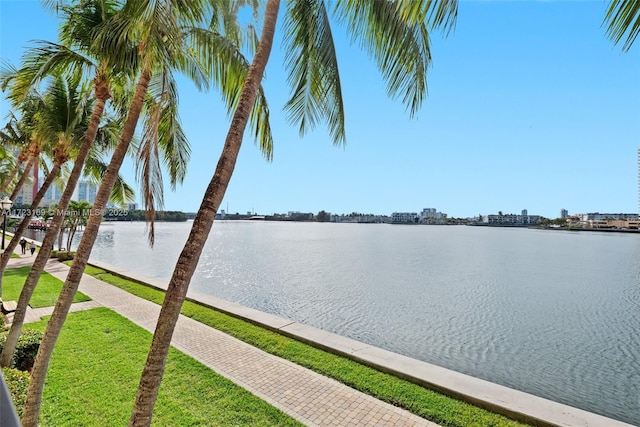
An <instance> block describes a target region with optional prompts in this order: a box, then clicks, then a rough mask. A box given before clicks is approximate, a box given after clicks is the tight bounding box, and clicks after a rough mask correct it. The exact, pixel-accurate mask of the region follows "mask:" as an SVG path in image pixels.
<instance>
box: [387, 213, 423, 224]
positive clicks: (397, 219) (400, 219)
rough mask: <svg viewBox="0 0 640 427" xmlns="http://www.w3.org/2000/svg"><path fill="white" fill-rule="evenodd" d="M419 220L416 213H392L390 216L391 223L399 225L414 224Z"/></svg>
mask: <svg viewBox="0 0 640 427" xmlns="http://www.w3.org/2000/svg"><path fill="white" fill-rule="evenodd" d="M417 219H419V217H418V213H417V212H394V213H392V214H391V222H394V223H400V224H411V223H415V222H416V220H417Z"/></svg>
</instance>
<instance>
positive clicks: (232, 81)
mask: <svg viewBox="0 0 640 427" xmlns="http://www.w3.org/2000/svg"><path fill="white" fill-rule="evenodd" d="M189 43H190V44H189V46H190V49H191V50H192V51H193V52H194V54H195V55H196V56H197V57H198V58H200V61H201V63H202V66H203V67H204V69H205V70H206V71H207V73H208V75H209V76H210V78H211V79H212V81H213V84H214V86H215V87H216V88H218V90H219V91H220V93H221V94H222V98H223V100H224V103H225V105H226V106H227V111H228V112H229V114H231V113H232V112H233V111H234V110H235V108H236V106H237V105H238V102H239V100H240V93H241V90H242V87H243V85H244V81H245V79H246V76H247V71H248V70H249V66H250V63H249V61H247V59H246V58H245V57H244V55H243V54H242V52H241V51H240V49H239V48H238V46H237V44H236V43H235V42H234V41H233V40H230V39H228V38H226V37H224V36H222V35H220V34H218V33H215V32H214V31H211V30H208V29H202V28H191V29H190V30H189ZM250 120H251V126H252V127H253V134H254V137H255V141H256V143H257V144H258V146H259V148H260V150H261V151H262V154H263V156H264V157H265V158H266V159H267V160H271V159H272V158H273V137H272V135H271V128H270V125H269V106H268V103H267V100H266V97H265V96H264V91H263V89H262V88H260V90H259V93H258V94H257V100H256V104H255V105H254V107H253V109H252V113H251V116H250Z"/></svg>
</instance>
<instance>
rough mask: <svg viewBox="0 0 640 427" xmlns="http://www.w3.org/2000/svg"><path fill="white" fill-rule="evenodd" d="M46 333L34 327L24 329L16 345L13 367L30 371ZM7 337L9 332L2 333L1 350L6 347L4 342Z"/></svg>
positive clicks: (0, 336) (0, 338) (0, 339)
mask: <svg viewBox="0 0 640 427" xmlns="http://www.w3.org/2000/svg"><path fill="white" fill-rule="evenodd" d="M43 336H44V334H43V333H42V332H40V331H35V330H33V329H23V330H22V334H21V335H20V338H18V344H17V345H16V351H15V353H14V354H13V363H12V367H14V368H16V369H19V370H21V371H28V370H30V369H31V368H32V367H33V363H34V361H35V359H36V354H38V349H39V348H40V342H41V341H42V337H43ZM6 339H7V332H3V333H1V334H0V351H2V348H3V347H4V342H5V341H6Z"/></svg>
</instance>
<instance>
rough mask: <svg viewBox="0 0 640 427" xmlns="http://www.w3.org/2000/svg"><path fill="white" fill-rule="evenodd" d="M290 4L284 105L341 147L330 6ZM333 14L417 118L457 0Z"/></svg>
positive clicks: (143, 397)
mask: <svg viewBox="0 0 640 427" xmlns="http://www.w3.org/2000/svg"><path fill="white" fill-rule="evenodd" d="M279 3H280V2H279V0H268V2H267V6H266V10H265V16H264V24H263V33H262V37H261V39H260V44H259V45H258V49H257V52H256V55H255V57H254V60H253V64H252V66H251V68H250V70H249V73H248V75H247V77H246V80H245V82H244V87H243V90H242V92H241V95H240V102H239V103H238V105H237V107H236V110H235V114H234V116H233V119H232V122H231V126H230V129H229V133H228V134H227V138H226V140H225V145H224V148H223V151H222V154H221V156H220V159H219V161H218V165H217V167H216V170H215V172H214V175H213V178H212V180H211V182H210V183H209V186H208V187H207V189H206V192H205V195H204V199H203V201H202V204H201V205H200V209H199V210H198V213H197V214H196V217H195V219H194V221H193V226H192V229H191V232H190V234H189V238H188V239H187V243H186V244H185V246H184V248H183V250H182V252H181V254H180V256H179V258H178V261H177V264H176V267H175V269H174V271H173V275H172V277H171V280H170V282H169V285H168V287H167V292H166V294H165V299H164V302H163V304H162V308H161V311H160V316H159V318H158V323H157V325H156V329H155V332H154V336H153V341H152V344H151V348H150V350H149V354H148V356H147V361H146V364H145V367H144V370H143V373H142V377H141V379H140V383H139V386H138V393H137V395H136V402H135V405H134V408H133V411H132V415H131V418H130V420H129V425H130V426H148V425H150V423H151V417H152V414H153V406H154V404H155V400H156V397H157V393H158V389H159V387H160V383H161V381H162V376H163V373H164V366H165V363H166V357H167V354H168V351H169V346H170V344H171V337H172V335H173V331H174V328H175V324H176V322H177V320H178V316H179V314H180V310H181V308H182V304H183V302H184V299H185V297H186V294H187V289H188V287H189V283H190V281H191V277H192V276H193V273H194V271H195V269H196V266H197V263H198V259H199V257H200V254H201V252H202V248H203V247H204V244H205V242H206V239H207V237H208V236H209V232H210V231H211V227H212V225H213V221H214V219H215V214H216V212H217V210H218V207H219V206H220V203H221V201H222V198H223V196H224V193H225V191H226V188H227V185H228V183H229V180H230V179H231V175H232V173H233V169H234V166H235V162H236V159H237V156H238V152H239V150H240V146H241V144H242V138H243V134H244V130H245V127H246V125H247V120H248V116H249V112H250V110H251V108H252V107H253V102H254V101H255V96H256V91H257V88H258V87H259V85H260V81H261V80H262V76H263V72H264V69H265V67H266V64H267V61H268V58H269V53H270V50H271V45H272V42H273V36H274V32H275V24H276V21H277V14H278V8H279ZM287 7H288V10H287V12H288V14H287V17H288V21H287V23H286V24H285V31H286V34H285V37H286V39H285V40H287V41H288V43H289V44H290V50H289V51H288V55H287V65H288V67H289V69H290V71H291V73H290V76H291V81H292V83H293V85H294V94H293V96H292V98H291V100H290V101H289V102H288V103H287V108H288V109H289V112H290V118H291V119H292V120H295V121H299V122H300V131H301V133H304V132H305V131H306V130H307V129H308V128H309V127H312V126H313V125H314V124H315V122H316V121H318V120H319V119H325V120H327V123H328V126H329V128H330V132H331V134H332V136H333V139H334V142H335V143H343V142H344V139H345V133H344V110H343V107H342V94H341V88H340V79H339V73H338V67H337V60H336V57H335V50H334V47H333V40H332V36H331V30H330V26H329V19H328V13H327V9H326V5H325V2H324V1H323V0H300V1H295V0H292V1H290V2H289V3H288V5H287ZM335 12H336V14H337V15H338V16H340V17H342V19H343V20H344V21H345V22H346V24H347V30H348V31H349V32H350V33H351V35H352V36H353V37H354V38H355V39H356V40H359V41H360V43H361V44H362V45H363V46H364V47H365V48H367V49H368V50H369V52H370V53H371V55H372V56H373V57H374V58H375V60H376V61H377V63H378V67H379V68H380V69H381V71H382V74H383V76H384V78H385V79H386V80H387V82H388V86H387V89H388V91H389V94H390V95H391V96H397V95H402V98H403V102H404V103H405V104H406V105H407V108H408V109H409V110H410V113H411V114H414V113H415V112H416V111H417V109H418V108H419V107H420V105H421V102H422V99H423V96H424V95H425V94H426V73H427V68H428V66H429V64H430V61H431V55H430V50H429V31H430V30H431V29H432V28H435V27H443V28H445V29H446V28H450V27H451V26H452V25H453V24H454V22H455V18H456V14H457V2H456V1H443V2H438V3H436V2H431V1H422V2H420V1H406V2H391V1H368V0H362V1H349V2H346V1H345V2H337V3H336V4H335Z"/></svg>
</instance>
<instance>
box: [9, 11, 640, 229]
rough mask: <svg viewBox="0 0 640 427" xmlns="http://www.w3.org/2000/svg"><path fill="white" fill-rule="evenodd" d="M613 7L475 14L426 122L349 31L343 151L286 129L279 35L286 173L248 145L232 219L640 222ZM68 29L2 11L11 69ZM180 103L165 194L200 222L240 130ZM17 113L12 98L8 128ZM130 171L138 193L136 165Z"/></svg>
mask: <svg viewBox="0 0 640 427" xmlns="http://www.w3.org/2000/svg"><path fill="white" fill-rule="evenodd" d="M606 6H607V3H606V2H603V1H584V2H576V1H566V2H529V1H513V2H502V1H495V2H493V1H462V2H461V3H460V7H459V17H458V22H457V25H456V28H455V30H454V31H453V32H452V33H451V34H449V36H448V37H446V38H445V37H443V35H442V34H440V33H434V34H432V54H433V66H432V68H431V69H430V73H429V79H428V84H429V96H428V97H427V98H426V100H425V103H424V104H423V107H422V108H421V110H420V111H419V112H418V114H417V116H416V117H414V118H413V119H411V118H410V117H409V115H408V113H407V112H406V111H405V109H404V107H403V105H402V104H401V103H400V102H398V101H393V100H390V99H389V98H388V97H387V96H386V92H385V85H384V83H383V82H382V80H381V78H380V75H379V73H378V71H377V70H376V68H375V66H374V64H373V62H372V61H371V60H370V59H369V58H368V57H367V55H366V54H365V53H364V52H361V51H360V50H359V49H358V48H357V46H351V45H350V43H349V40H348V39H347V38H346V36H345V35H344V33H343V32H342V31H341V28H340V27H339V26H336V27H335V29H334V37H335V39H336V44H337V50H338V55H339V61H340V62H339V65H340V68H341V76H342V85H343V97H344V100H345V105H346V115H347V145H346V147H344V148H342V147H335V146H333V145H332V143H331V140H330V138H329V136H328V134H327V132H326V130H325V128H324V127H323V126H318V127H317V128H316V129H315V130H314V131H313V132H312V133H310V134H308V135H306V136H305V137H304V138H301V137H300V136H299V134H298V131H297V127H296V126H292V125H290V124H288V123H287V121H286V115H285V113H284V112H283V110H282V106H283V105H284V104H285V102H286V101H287V99H288V95H289V93H290V91H289V89H288V88H287V84H286V74H285V72H284V68H283V53H282V50H281V49H280V47H281V43H280V37H279V36H281V35H282V33H281V31H280V32H279V33H278V34H277V36H276V37H277V41H276V44H275V49H274V51H273V52H272V56H271V59H270V63H269V66H268V68H267V76H266V79H265V81H264V87H265V91H266V93H267V97H268V100H269V105H270V108H271V119H272V121H271V126H272V130H273V134H274V139H275V151H274V160H273V162H271V163H268V162H266V161H265V160H264V159H263V158H262V156H261V154H260V152H259V150H258V149H257V148H256V146H255V145H253V141H252V140H251V139H250V138H245V142H244V145H243V148H242V151H241V153H240V156H239V159H238V164H237V166H236V170H235V173H234V176H233V178H232V180H231V184H230V186H229V189H228V190H227V194H226V197H225V200H224V201H223V204H222V206H221V209H226V208H227V206H228V210H229V211H230V212H246V211H255V212H257V213H261V214H271V213H273V212H286V211H290V210H298V211H310V212H318V211H319V210H321V209H324V210H327V211H330V212H336V213H349V212H352V211H358V212H366V213H379V214H390V213H391V212H393V211H420V210H422V209H423V208H426V207H433V208H437V209H438V210H439V211H442V212H446V213H448V214H449V215H450V216H454V217H467V216H474V215H477V214H478V213H482V214H485V215H486V214H489V213H497V212H498V211H499V210H500V211H503V212H505V213H519V212H520V210H522V209H525V208H526V209H528V211H529V213H530V214H540V215H544V216H547V217H551V218H555V217H557V216H559V212H560V209H561V208H566V209H568V210H569V212H570V213H584V212H595V211H599V212H638V162H637V155H636V153H637V149H638V147H640V42H637V43H636V45H635V46H634V47H633V48H632V49H631V51H630V52H627V53H622V52H621V49H620V48H619V47H615V46H613V44H612V43H611V42H610V41H609V40H608V39H607V38H606V36H605V30H604V28H603V27H602V26H601V24H602V18H603V16H604V12H605V9H606ZM280 18H281V21H282V14H281V15H280ZM56 29H57V22H56V21H55V19H54V18H53V17H51V16H50V15H49V14H48V13H47V12H45V11H43V10H42V9H41V6H40V3H39V2H36V1H10V0H9V1H7V0H1V1H0V57H1V58H2V59H3V60H9V61H11V62H12V63H13V64H16V65H17V64H18V62H19V58H20V55H21V54H22V52H23V51H24V48H25V46H28V45H29V41H30V40H34V39H47V40H55V39H56ZM279 30H281V28H279ZM180 97H181V98H180V115H181V120H182V124H183V127H184V128H185V131H186V134H187V137H188V138H189V140H190V142H191V144H192V160H191V162H190V165H189V174H188V176H187V178H186V180H185V182H184V184H183V185H182V186H181V187H179V188H178V190H177V191H176V192H171V191H170V190H169V189H168V188H167V190H166V196H165V208H166V209H176V210H184V211H195V210H197V208H198V206H199V204H200V202H201V200H202V196H203V194H204V189H205V187H206V185H207V184H208V182H209V180H210V179H211V176H212V174H213V170H214V167H215V165H216V162H217V159H218V156H219V154H220V150H221V147H222V144H223V141H224V137H225V135H226V131H227V129H228V124H229V120H228V117H227V116H226V114H225V111H224V109H223V108H222V105H221V102H220V100H219V96H218V95H217V94H216V93H214V92H210V93H204V94H203V93H198V92H197V90H196V89H195V88H194V87H193V85H191V84H189V83H188V82H184V84H181V92H180ZM7 108H8V107H7V104H6V102H4V100H2V103H1V104H0V117H2V118H3V122H4V117H5V116H6V113H7ZM122 173H123V174H124V175H125V176H127V177H129V179H130V180H131V181H132V182H133V181H134V174H133V169H132V166H131V164H126V165H125V166H123V170H122Z"/></svg>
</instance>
